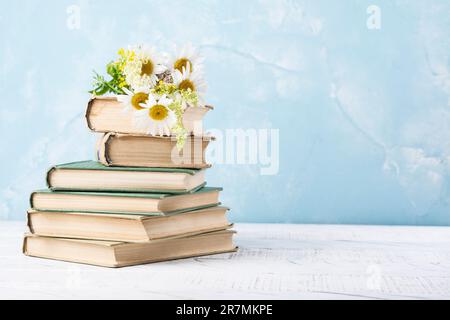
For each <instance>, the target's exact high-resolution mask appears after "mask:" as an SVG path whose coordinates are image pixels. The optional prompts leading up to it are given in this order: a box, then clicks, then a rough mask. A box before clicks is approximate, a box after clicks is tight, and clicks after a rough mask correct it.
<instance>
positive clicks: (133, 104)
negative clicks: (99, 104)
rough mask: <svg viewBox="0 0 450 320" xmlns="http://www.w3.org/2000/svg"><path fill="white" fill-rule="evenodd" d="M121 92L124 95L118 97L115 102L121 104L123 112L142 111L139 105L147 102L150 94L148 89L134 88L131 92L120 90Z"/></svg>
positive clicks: (124, 89) (125, 89)
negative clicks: (123, 92)
mask: <svg viewBox="0 0 450 320" xmlns="http://www.w3.org/2000/svg"><path fill="white" fill-rule="evenodd" d="M122 90H123V91H125V93H126V94H123V95H118V96H117V101H119V102H121V103H122V105H123V111H124V112H130V111H132V110H142V109H144V108H143V107H142V106H141V103H145V102H147V100H148V95H149V94H150V89H149V88H145V87H143V88H136V89H135V90H132V91H131V90H128V89H127V88H122Z"/></svg>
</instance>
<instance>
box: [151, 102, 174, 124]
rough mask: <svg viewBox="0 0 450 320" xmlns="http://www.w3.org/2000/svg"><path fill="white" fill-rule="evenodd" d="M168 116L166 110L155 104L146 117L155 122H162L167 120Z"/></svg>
mask: <svg viewBox="0 0 450 320" xmlns="http://www.w3.org/2000/svg"><path fill="white" fill-rule="evenodd" d="M168 114H169V111H168V110H167V108H166V107H164V106H163V105H160V104H155V105H154V106H153V107H151V108H150V110H149V111H148V115H149V116H150V118H152V119H153V120H156V121H161V120H164V119H165V118H167V116H168Z"/></svg>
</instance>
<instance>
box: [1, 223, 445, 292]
mask: <svg viewBox="0 0 450 320" xmlns="http://www.w3.org/2000/svg"><path fill="white" fill-rule="evenodd" d="M236 230H237V231H238V234H237V236H236V243H237V244H238V245H239V246H240V250H239V251H238V252H237V253H232V254H221V255H215V256H208V257H201V258H193V259H185V260H177V261H171V262H163V263H156V264H149V265H143V266H136V267H128V268H122V269H108V268H100V267H94V266H86V265H78V264H71V263H65V262H59V261H52V260H46V259H38V258H31V257H25V256H23V255H22V253H21V245H22V244H21V238H22V234H23V232H24V231H25V223H24V222H1V223H0V261H1V265H0V298H1V299H8V298H9V299H14V298H40V299H79V298H87V299H90V298H91V299H94V298H95V299H102V298H105V299H106V298H108V299H110V298H112V299H116V298H117V299H119V298H124V299H144V298H145V299H222V298H223V299H228V298H229V299H431V298H438V299H450V228H448V227H385V226H329V225H322V226H319V225H292V224H291V225H289V224H286V225H281V224H277V225H275V224H237V225H236Z"/></svg>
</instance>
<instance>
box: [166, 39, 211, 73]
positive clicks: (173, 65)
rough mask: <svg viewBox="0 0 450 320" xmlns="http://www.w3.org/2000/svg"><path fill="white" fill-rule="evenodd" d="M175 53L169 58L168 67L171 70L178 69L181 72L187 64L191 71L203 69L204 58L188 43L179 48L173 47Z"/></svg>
mask: <svg viewBox="0 0 450 320" xmlns="http://www.w3.org/2000/svg"><path fill="white" fill-rule="evenodd" d="M174 51H175V52H176V53H175V55H174V56H172V57H171V58H170V59H169V68H170V69H171V70H173V71H175V70H178V71H180V72H183V69H187V68H188V66H189V68H190V70H191V71H196V72H197V71H199V72H202V71H203V60H204V58H203V57H202V56H201V55H200V53H199V52H198V50H197V49H196V48H195V47H193V46H192V44H190V43H188V44H187V45H185V46H184V47H183V48H181V49H180V50H177V49H176V48H175V50H174Z"/></svg>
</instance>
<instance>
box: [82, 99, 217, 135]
mask: <svg viewBox="0 0 450 320" xmlns="http://www.w3.org/2000/svg"><path fill="white" fill-rule="evenodd" d="M212 109H213V107H211V106H196V107H188V108H187V109H186V110H185V111H184V113H183V119H182V121H183V126H184V128H185V129H186V131H187V133H188V134H193V135H201V134H202V131H203V128H202V127H203V125H202V123H203V117H204V116H205V115H206V113H207V112H208V111H209V110H212ZM86 121H87V125H88V127H89V129H91V130H92V131H95V132H103V133H106V132H118V133H131V134H146V133H147V132H145V130H144V129H142V128H138V127H136V126H135V125H134V123H133V114H132V113H131V112H124V111H123V106H122V105H121V103H120V102H119V101H117V98H116V97H95V98H92V99H91V100H90V101H89V103H88V106H87V109H86Z"/></svg>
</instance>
